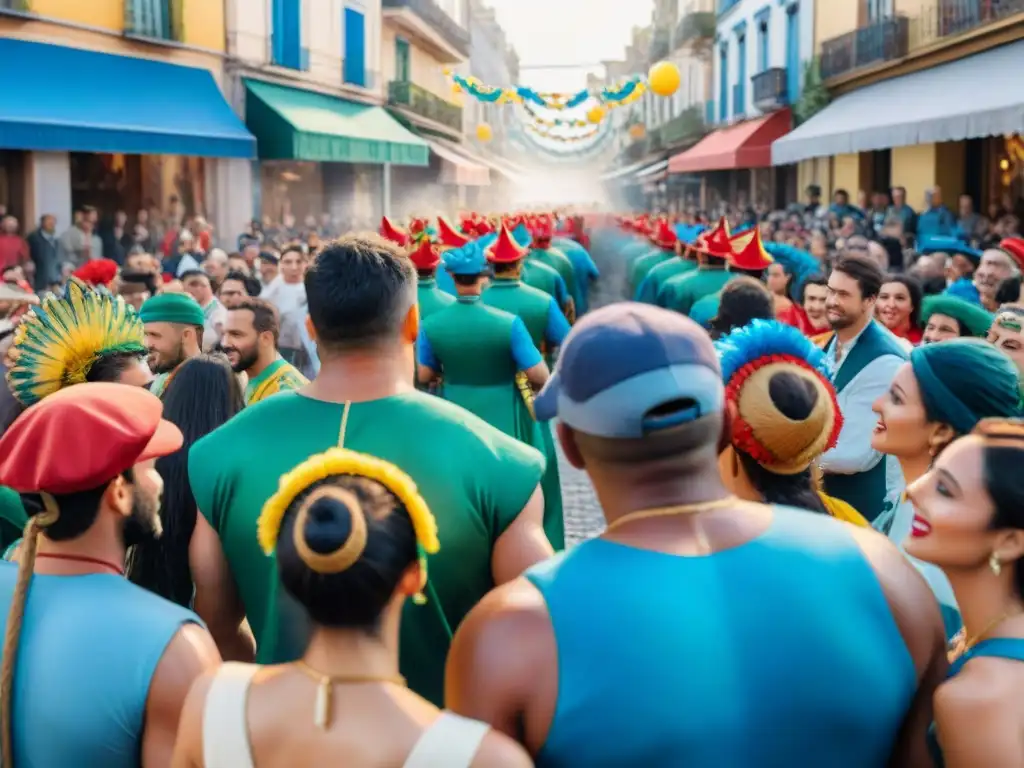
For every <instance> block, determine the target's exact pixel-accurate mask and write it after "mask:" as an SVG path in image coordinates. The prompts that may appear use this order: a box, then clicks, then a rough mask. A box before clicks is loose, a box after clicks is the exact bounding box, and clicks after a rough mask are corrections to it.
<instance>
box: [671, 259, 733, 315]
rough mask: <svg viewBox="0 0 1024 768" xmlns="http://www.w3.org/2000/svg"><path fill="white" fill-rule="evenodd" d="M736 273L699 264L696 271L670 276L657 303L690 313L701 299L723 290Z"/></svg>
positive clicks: (682, 312)
mask: <svg viewBox="0 0 1024 768" xmlns="http://www.w3.org/2000/svg"><path fill="white" fill-rule="evenodd" d="M733 277H735V275H732V274H730V273H729V272H727V271H726V269H725V265H724V264H723V265H722V266H721V267H718V266H717V265H716V266H715V267H708V266H706V265H703V264H702V265H701V266H699V267H698V268H697V269H696V270H695V271H693V272H688V273H686V274H682V275H676V276H675V277H673V278H670V279H669V280H668V281H667V282H666V283H665V284H664V285H663V286H662V288H661V290H660V291H658V299H657V304H658V306H659V307H665V308H666V309H671V310H674V311H676V312H679V313H681V314H684V315H689V314H690V310H691V309H692V308H693V305H694V304H696V303H697V302H698V301H699V300H700V299H703V298H704V297H705V296H710V295H711V294H715V293H718V292H719V291H721V290H722V289H723V288H724V287H725V284H726V283H728V282H729V280H731V279H732V278H733Z"/></svg>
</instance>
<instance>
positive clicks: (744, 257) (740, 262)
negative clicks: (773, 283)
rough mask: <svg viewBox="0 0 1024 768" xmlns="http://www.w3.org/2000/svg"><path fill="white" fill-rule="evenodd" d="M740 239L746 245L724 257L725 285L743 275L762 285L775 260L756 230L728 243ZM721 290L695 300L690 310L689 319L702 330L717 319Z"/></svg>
mask: <svg viewBox="0 0 1024 768" xmlns="http://www.w3.org/2000/svg"><path fill="white" fill-rule="evenodd" d="M740 238H742V241H745V242H746V245H744V246H743V247H742V248H739V249H738V250H730V251H729V253H728V256H727V257H726V263H727V265H728V271H729V279H728V280H727V281H726V285H728V284H729V283H730V282H732V281H733V280H734V279H735V278H737V277H741V276H744V275H745V276H747V277H752V278H754V279H755V280H757V281H758V282H760V283H764V278H765V274H764V273H765V270H766V269H768V267H769V266H770V265H771V264H772V263H774V261H775V259H773V258H772V256H771V254H769V253H768V251H766V250H765V247H764V243H763V242H762V241H761V233H760V232H759V231H758V230H757V229H756V228H755V229H753V230H751V233H746V232H744V233H743V234H742V235H737V236H736V237H734V238H732V240H731V241H730V242H732V243H737V242H741V240H740ZM723 290H725V286H724V285H723V286H722V288H720V289H719V290H718V291H716V292H715V293H709V294H708V295H707V296H704V297H703V298H700V299H697V301H695V302H694V303H693V306H692V307H691V308H690V319H691V320H693V322H695V323H697V324H698V325H700V326H701V327H703V328H708V327H710V323H711V321H712V320H713V319H714V318H716V317H718V308H719V306H720V304H721V301H722V291H723Z"/></svg>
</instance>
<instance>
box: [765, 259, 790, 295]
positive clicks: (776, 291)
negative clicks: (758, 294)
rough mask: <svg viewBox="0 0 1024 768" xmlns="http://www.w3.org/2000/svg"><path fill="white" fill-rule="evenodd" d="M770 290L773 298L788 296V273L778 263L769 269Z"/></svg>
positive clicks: (768, 281)
mask: <svg viewBox="0 0 1024 768" xmlns="http://www.w3.org/2000/svg"><path fill="white" fill-rule="evenodd" d="M766 282H767V283H768V290H769V291H771V292H772V295H773V296H784V295H785V294H786V271H785V270H784V269H783V268H782V265H781V264H779V263H778V262H775V263H774V264H772V265H770V266H769V267H768V278H767V281H766Z"/></svg>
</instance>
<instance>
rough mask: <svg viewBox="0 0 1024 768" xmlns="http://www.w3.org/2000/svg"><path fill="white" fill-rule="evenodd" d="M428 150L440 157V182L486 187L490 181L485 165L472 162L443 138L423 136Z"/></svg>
mask: <svg viewBox="0 0 1024 768" xmlns="http://www.w3.org/2000/svg"><path fill="white" fill-rule="evenodd" d="M423 140H424V141H426V142H427V144H428V145H429V146H430V151H431V152H433V153H434V154H436V155H437V156H438V157H440V158H441V161H442V167H441V183H442V184H456V185H458V186H460V187H486V186H488V185H489V184H490V183H491V171H490V169H489V168H487V166H485V165H481V164H480V163H476V162H473V161H472V160H470V159H469V158H468V157H466V156H465V155H464V154H462V153H461V152H459V151H458V150H456V149H455V148H454V147H453V146H452V145H451V144H449V143H448V142H447V141H444V140H443V139H438V138H435V137H433V136H431V137H429V138H428V137H426V136H424V137H423Z"/></svg>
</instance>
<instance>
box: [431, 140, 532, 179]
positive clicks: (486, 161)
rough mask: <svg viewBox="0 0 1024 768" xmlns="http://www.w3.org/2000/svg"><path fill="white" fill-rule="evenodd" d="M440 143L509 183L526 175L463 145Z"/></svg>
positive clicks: (510, 165)
mask: <svg viewBox="0 0 1024 768" xmlns="http://www.w3.org/2000/svg"><path fill="white" fill-rule="evenodd" d="M441 143H442V144H446V145H448V146H449V148H450V149H454V150H455V151H456V152H458V153H459V154H460V155H462V156H463V157H465V158H466V159H468V160H469V161H470V162H472V163H476V164H477V165H482V166H484V167H485V168H489V169H490V170H492V171H495V172H496V173H500V174H501V175H502V176H504V177H505V178H507V179H510V180H511V181H521V180H522V179H523V178H524V177H525V175H526V174H525V172H524V171H522V170H521V169H516V168H515V166H513V165H512V164H511V163H509V162H508V161H507V160H506V161H503V160H502V158H499V157H497V156H495V155H491V154H482V153H477V152H474V151H473V150H472V149H471V148H470V147H467V146H466V145H465V144H453V143H451V142H448V141H444V140H443V139H442V140H441Z"/></svg>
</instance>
